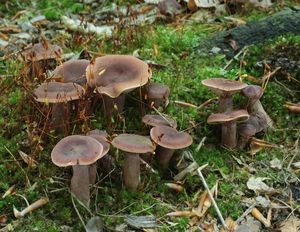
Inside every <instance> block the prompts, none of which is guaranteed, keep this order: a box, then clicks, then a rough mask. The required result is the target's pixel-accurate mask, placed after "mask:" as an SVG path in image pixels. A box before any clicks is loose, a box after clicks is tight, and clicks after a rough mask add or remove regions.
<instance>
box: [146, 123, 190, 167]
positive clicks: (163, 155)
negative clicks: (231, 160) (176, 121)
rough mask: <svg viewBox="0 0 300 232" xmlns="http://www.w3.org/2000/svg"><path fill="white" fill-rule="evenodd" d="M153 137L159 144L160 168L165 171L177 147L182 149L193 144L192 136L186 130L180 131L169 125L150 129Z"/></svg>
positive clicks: (156, 152) (157, 152) (158, 157)
mask: <svg viewBox="0 0 300 232" xmlns="http://www.w3.org/2000/svg"><path fill="white" fill-rule="evenodd" d="M150 136H151V139H152V140H153V141H154V142H155V143H156V144H158V145H159V146H158V147H157V149H156V151H155V155H156V156H157V159H158V164H159V168H160V169H161V170H162V171H165V170H166V169H167V168H168V166H169V163H170V160H171V158H172V156H173V154H174V151H175V150H176V149H182V148H185V147H188V146H190V145H191V144H192V142H193V139H192V137H191V136H190V135H189V134H188V133H186V132H179V131H177V130H176V129H174V128H172V127H169V126H156V127H153V128H152V129H151V131H150Z"/></svg>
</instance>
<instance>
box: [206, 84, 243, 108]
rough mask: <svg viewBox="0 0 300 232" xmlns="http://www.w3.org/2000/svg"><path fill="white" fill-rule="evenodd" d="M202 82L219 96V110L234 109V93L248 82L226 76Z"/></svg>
mask: <svg viewBox="0 0 300 232" xmlns="http://www.w3.org/2000/svg"><path fill="white" fill-rule="evenodd" d="M202 84H203V85H205V86H207V87H208V88H209V89H211V90H212V91H213V92H214V93H215V94H216V95H218V97H219V112H221V113H222V112H225V111H231V110H232V109H233V102H232V95H233V94H234V93H237V92H239V91H241V90H242V89H244V88H245V87H246V86H247V84H245V83H243V82H240V81H233V80H228V79H225V78H211V79H206V80H203V81H202Z"/></svg>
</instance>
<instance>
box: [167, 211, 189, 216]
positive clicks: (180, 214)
mask: <svg viewBox="0 0 300 232" xmlns="http://www.w3.org/2000/svg"><path fill="white" fill-rule="evenodd" d="M194 215H195V213H193V212H192V211H188V210H184V211H175V212H171V213H167V214H166V216H169V217H191V216H194Z"/></svg>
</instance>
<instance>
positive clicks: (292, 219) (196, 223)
mask: <svg viewBox="0 0 300 232" xmlns="http://www.w3.org/2000/svg"><path fill="white" fill-rule="evenodd" d="M87 2H89V3H86V4H83V3H78V2H76V1H73V0H64V1H54V0H49V1H44V0H43V1H21V2H20V1H15V0H14V1H6V3H2V2H1V3H0V16H1V19H0V42H1V43H0V47H1V49H0V83H1V84H0V128H1V129H0V180H1V181H0V193H1V196H2V195H4V193H5V192H6V191H7V190H8V189H10V188H11V187H12V186H13V190H12V191H11V193H10V194H8V196H6V197H5V198H0V226H1V227H0V231H2V232H3V231H83V230H84V226H83V224H86V223H87V221H88V220H89V219H90V218H92V217H94V216H100V217H101V218H102V220H103V225H102V226H100V227H101V228H102V229H103V231H129V229H128V227H127V226H126V223H125V222H124V219H126V217H127V216H128V215H133V216H147V215H148V216H149V215H152V216H153V217H154V218H155V219H156V222H157V227H156V228H155V229H141V230H140V231H219V229H218V228H221V227H222V226H221V223H220V221H219V218H218V216H217V213H216V211H215V209H214V207H213V206H211V201H210V199H209V198H208V197H207V196H205V195H203V193H205V191H206V190H205V188H204V186H203V183H202V181H201V179H200V177H199V176H198V174H197V172H196V170H193V171H192V172H190V173H188V175H187V176H186V177H185V178H184V179H182V180H181V181H179V182H175V181H174V180H173V177H174V176H175V175H176V174H177V173H179V172H180V171H182V170H183V169H184V168H186V167H187V166H188V165H190V164H191V163H192V162H194V161H195V162H196V163H197V164H198V165H199V166H202V165H206V164H207V167H206V168H204V169H203V170H202V173H203V175H204V177H205V179H206V181H207V183H208V185H209V187H210V188H212V187H213V186H215V185H217V191H216V192H217V194H215V199H216V203H217V205H218V207H219V209H220V211H221V214H222V216H223V217H224V218H226V219H227V222H229V221H230V220H231V222H233V221H236V220H238V222H239V226H240V229H239V231H270V230H271V231H297V230H286V228H292V229H293V228H297V226H299V225H300V221H299V219H297V217H298V218H299V215H300V184H299V183H300V180H299V175H300V164H299V162H300V152H299V149H300V147H299V144H298V141H299V136H300V117H299V114H298V115H297V114H295V113H293V112H290V111H289V110H288V108H287V107H286V104H287V102H292V103H299V102H300V88H299V86H300V72H299V69H300V64H299V58H300V52H299V51H300V35H294V34H286V35H282V36H279V37H277V38H274V39H272V40H268V41H267V42H264V43H260V44H255V45H250V46H248V47H246V48H243V50H242V53H240V55H239V56H236V57H234V58H232V57H226V55H225V54H223V53H222V51H220V50H219V48H217V47H214V48H213V49H212V50H210V51H207V52H205V51H202V50H199V49H198V47H199V44H201V42H203V41H205V40H208V39H209V38H210V36H212V35H213V34H215V33H218V32H219V31H224V30H229V29H231V28H233V27H236V26H238V25H240V24H244V23H247V22H250V21H253V20H259V19H261V18H264V17H267V16H269V15H272V14H274V13H276V12H278V11H280V10H282V9H283V8H285V7H291V6H296V1H285V3H284V1H280V2H281V3H280V4H279V3H274V4H273V5H272V6H270V7H268V8H266V9H257V8H255V7H254V6H253V7H249V6H248V8H247V7H246V8H245V7H244V8H243V7H242V8H241V9H239V8H238V7H237V6H234V5H232V6H231V8H230V10H231V12H228V11H227V13H222V14H220V15H216V13H213V12H212V11H211V9H210V10H206V9H199V11H197V12H199V13H198V15H195V14H193V13H191V12H190V11H189V10H187V9H184V10H183V11H182V12H180V13H179V14H178V15H176V16H169V17H162V16H161V17H158V18H155V22H148V21H147V22H143V23H142V24H140V25H126V22H128V21H126V20H125V23H124V25H122V26H120V24H119V26H117V28H115V29H114V31H113V33H112V35H111V36H107V37H102V38H100V37H98V36H97V35H95V34H91V33H88V32H79V31H77V32H74V31H72V30H70V29H68V28H67V27H66V25H65V24H64V23H63V21H61V20H60V19H61V17H62V16H64V15H67V16H68V15H72V16H75V15H77V16H78V17H79V18H80V19H84V20H87V21H89V22H91V23H94V24H95V25H99V21H101V17H100V16H101V15H102V14H103V9H105V7H111V4H109V3H107V2H109V1H107V2H106V1H104V3H100V2H101V1H99V2H98V1H87ZM233 2H234V1H233ZM116 3H117V4H119V5H120V6H126V4H128V5H129V3H126V1H116ZM136 4H140V3H138V2H137V1H130V5H131V7H133V6H135V5H136ZM184 5H185V3H182V6H184ZM154 7H156V6H154ZM113 11H116V12H118V11H117V10H116V9H115V8H114V9H113ZM171 11H172V10H171ZM145 12H147V10H145ZM172 14H173V13H172ZM155 15H156V14H155ZM37 16H39V17H40V18H36V17H37ZM229 16H230V17H229ZM110 17H111V16H110ZM116 17H117V16H116ZM151 17H152V16H151ZM151 17H150V18H151ZM155 17H156V16H155ZM142 20H144V18H142ZM41 35H43V36H44V37H46V38H47V39H48V40H49V41H50V43H53V44H57V45H59V46H61V47H62V49H63V51H64V54H65V56H64V58H65V59H70V58H76V57H79V56H82V55H83V52H82V51H88V53H89V54H90V55H91V56H100V55H103V54H130V55H133V54H134V55H138V57H139V58H140V59H142V60H148V61H151V62H152V63H155V64H156V65H153V66H152V73H153V75H152V81H154V82H159V83H163V84H165V85H168V86H169V87H170V89H171V95H170V99H169V105H168V107H167V109H166V114H168V115H169V116H171V117H173V118H174V119H176V121H177V123H178V130H184V131H186V132H188V133H190V134H191V135H192V137H193V144H192V145H191V146H190V147H189V148H187V149H184V150H180V151H178V152H176V157H175V159H174V160H173V162H172V165H171V167H170V170H169V171H168V176H167V178H162V177H161V176H160V175H159V174H157V172H153V171H152V169H151V168H147V167H143V171H142V177H141V180H142V186H141V191H138V192H136V193H133V192H130V191H128V190H126V189H125V188H124V187H123V186H122V185H123V184H122V177H121V174H122V163H123V155H122V153H119V152H117V151H116V150H114V149H112V150H111V151H110V154H111V155H112V156H114V157H115V160H116V161H117V162H116V163H115V166H114V168H113V169H112V171H111V172H110V173H109V174H108V175H105V176H104V175H101V173H99V176H98V179H97V183H96V184H95V185H94V186H92V187H91V188H92V199H91V207H90V209H87V208H85V207H82V206H81V205H80V204H78V202H76V201H74V200H72V198H71V195H70V191H69V185H70V178H71V174H72V172H71V169H70V168H59V167H56V166H55V165H54V164H53V163H52V162H51V158H50V153H51V150H52V148H53V146H54V145H55V144H56V143H57V142H58V141H59V140H60V138H61V137H62V135H59V136H57V135H55V134H54V133H53V132H52V131H45V130H44V129H45V128H43V126H44V125H45V120H46V119H45V117H44V115H42V114H40V112H39V111H38V109H40V108H42V109H43V110H44V112H46V111H45V110H47V109H48V108H47V107H48V106H41V105H37V103H36V102H35V101H34V99H33V97H32V94H31V93H32V90H33V89H34V88H35V87H36V86H37V85H38V84H39V83H40V82H41V81H40V80H34V81H31V82H30V83H29V81H28V80H27V79H26V78H25V75H24V69H25V68H26V67H27V64H26V62H24V60H23V59H22V57H21V56H20V53H21V51H22V50H23V49H24V47H26V46H27V45H28V44H30V43H32V42H37V41H39V39H40V38H41ZM232 46H233V47H234V41H233V44H232ZM85 55H86V54H85ZM278 67H280V69H278V71H276V72H275V73H272V72H273V71H274V70H276V69H277V68H278ZM212 77H225V78H228V79H232V80H237V79H240V80H242V81H244V82H245V83H247V84H257V83H261V82H263V80H266V79H267V80H268V81H267V82H264V83H265V86H264V87H265V92H264V95H263V97H262V99H261V102H262V104H263V106H264V108H265V110H266V111H267V113H268V114H269V116H270V117H271V118H272V120H273V121H274V128H273V129H271V130H269V131H268V132H266V133H262V134H259V135H257V138H259V139H262V140H264V141H267V142H269V143H270V144H271V147H272V148H262V149H260V150H254V148H253V147H252V148H250V147H248V148H247V149H246V150H245V151H239V150H235V149H234V150H229V149H226V148H224V147H221V146H220V145H219V144H220V141H219V140H220V139H219V133H220V132H219V130H218V127H217V126H215V125H208V124H207V123H206V120H207V117H208V116H209V115H210V114H211V113H213V112H215V110H216V107H217V101H216V100H215V95H214V94H213V93H212V92H211V91H209V89H208V88H207V87H205V86H203V85H202V84H201V80H204V79H207V78H212ZM134 94H136V93H135V92H134V93H133V95H132V97H131V98H130V100H129V101H128V102H127V103H126V109H125V111H124V112H122V114H121V116H122V117H118V118H116V119H114V123H113V126H112V128H109V130H110V131H112V133H111V135H114V134H118V133H121V132H128V133H137V134H138V133H141V132H142V128H143V126H142V123H141V114H140V111H139V104H137V101H136V98H135V96H136V95H134ZM209 99H212V100H211V101H209V102H207V100H209ZM178 101H180V102H185V103H189V104H186V105H185V106H183V105H182V103H178ZM234 101H235V104H236V106H237V107H239V106H242V105H243V104H244V103H245V102H244V99H243V98H242V97H240V96H238V95H237V96H236V97H235V99H234ZM205 102H206V104H204V105H202V104H203V103H205ZM197 106H202V107H197ZM100 110H101V108H100V107H99V108H97V109H96V111H95V113H94V115H93V116H92V117H91V118H88V119H86V118H84V119H79V120H76V122H73V123H72V124H71V125H72V129H71V132H70V134H81V133H83V132H84V131H85V130H86V129H87V127H88V128H89V129H95V128H98V129H101V130H107V129H108V128H106V124H105V122H104V121H103V119H102V117H101V112H100ZM124 119H125V120H124ZM20 151H22V152H24V153H25V154H27V155H29V157H31V158H33V159H34V160H35V161H36V165H32V164H30V163H29V165H28V163H27V164H26V162H24V161H23V159H22V158H21V156H20V154H19V152H20ZM179 160H181V165H178V162H179ZM152 168H153V169H154V170H155V169H156V166H155V165H153V167H152ZM249 180H250V181H252V184H254V186H253V185H252V186H250V184H249ZM166 183H176V186H177V187H178V186H180V187H182V188H181V191H179V192H178V191H175V190H174V189H171V188H170V187H168V185H166ZM247 183H248V184H247ZM43 197H46V198H47V199H48V200H49V202H48V203H47V204H45V205H44V206H42V207H41V208H39V209H37V210H34V211H33V212H32V213H31V214H28V215H26V216H24V217H22V218H19V219H16V218H15V217H14V214H13V208H14V207H15V208H16V209H18V210H21V209H23V208H25V207H26V205H27V201H28V202H29V204H30V203H33V202H35V201H36V200H38V199H40V198H43ZM199 199H202V200H205V201H206V203H205V204H206V206H207V208H208V211H207V212H205V214H204V215H203V216H199V215H198V216H195V215H193V214H191V213H190V214H188V213H187V214H186V215H183V213H182V212H180V211H185V212H186V211H188V212H192V209H195V208H197V206H198V205H199ZM200 204H201V203H200ZM201 207H202V208H203V205H201ZM253 207H256V208H257V209H258V210H259V212H260V213H261V214H262V215H263V216H264V217H265V218H266V219H267V214H269V215H270V216H269V218H268V219H269V223H270V225H269V226H267V227H268V228H266V224H263V223H261V222H259V221H258V220H256V219H253V217H252V216H251V215H252V214H251V209H252V208H253ZM249 208H250V210H248V214H249V215H247V216H246V215H243V213H244V212H245V211H246V212H247V209H249ZM172 212H177V213H178V214H179V215H178V216H177V217H174V216H171V215H168V213H172ZM270 212H271V213H270ZM228 218H231V219H228ZM241 225H244V227H247V228H251V230H245V229H244V230H242V229H241V228H242V227H241ZM288 226H291V227H288ZM284 229H285V230H284ZM132 230H134V229H131V231H132ZM90 231H92V230H90Z"/></svg>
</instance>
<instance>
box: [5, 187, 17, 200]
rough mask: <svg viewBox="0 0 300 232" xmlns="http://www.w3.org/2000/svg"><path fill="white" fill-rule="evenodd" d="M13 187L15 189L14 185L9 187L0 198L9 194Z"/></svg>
mask: <svg viewBox="0 0 300 232" xmlns="http://www.w3.org/2000/svg"><path fill="white" fill-rule="evenodd" d="M14 189H15V185H13V186H11V187H9V189H8V190H7V191H6V192H5V193H4V194H3V196H2V199H4V198H5V197H7V196H9V195H11V194H12V193H13V192H14Z"/></svg>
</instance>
